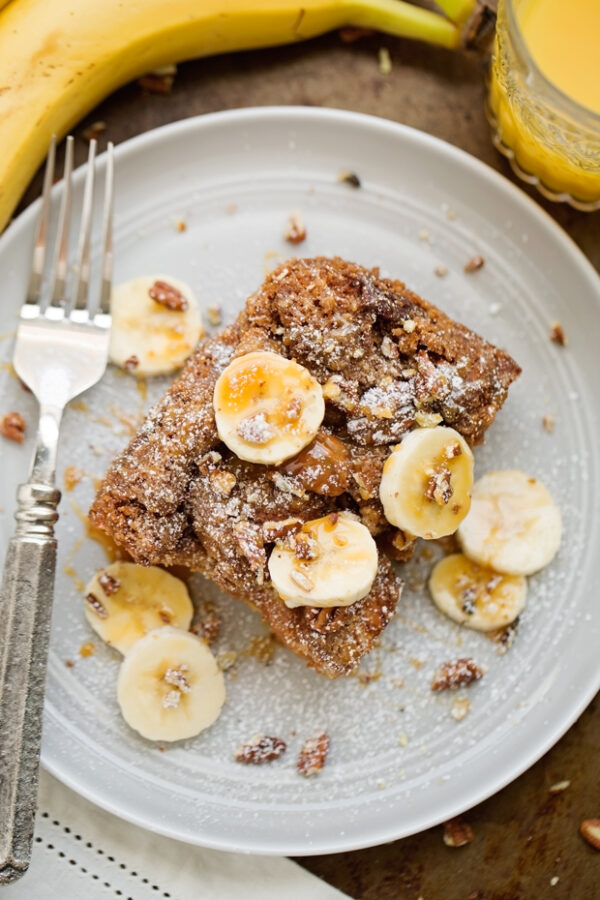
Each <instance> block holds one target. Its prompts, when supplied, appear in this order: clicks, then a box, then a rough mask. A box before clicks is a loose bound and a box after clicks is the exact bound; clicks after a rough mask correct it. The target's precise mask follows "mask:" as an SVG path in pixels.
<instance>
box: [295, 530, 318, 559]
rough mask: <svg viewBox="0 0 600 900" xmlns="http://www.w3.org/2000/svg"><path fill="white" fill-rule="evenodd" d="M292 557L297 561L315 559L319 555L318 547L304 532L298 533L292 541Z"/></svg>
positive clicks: (312, 538)
mask: <svg viewBox="0 0 600 900" xmlns="http://www.w3.org/2000/svg"><path fill="white" fill-rule="evenodd" d="M292 544H293V547H294V556H295V557H296V558H297V559H316V558H317V556H318V555H319V545H318V544H317V542H316V540H315V539H314V537H312V536H311V535H310V534H307V533H306V532H305V531H299V532H297V533H296V534H295V535H294V539H293V542H292Z"/></svg>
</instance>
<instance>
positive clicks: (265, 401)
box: [213, 350, 325, 466]
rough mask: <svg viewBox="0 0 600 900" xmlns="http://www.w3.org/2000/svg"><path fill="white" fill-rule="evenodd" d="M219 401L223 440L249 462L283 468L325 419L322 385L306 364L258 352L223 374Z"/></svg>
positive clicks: (216, 398)
mask: <svg viewBox="0 0 600 900" xmlns="http://www.w3.org/2000/svg"><path fill="white" fill-rule="evenodd" d="M213 405H214V409H215V419H216V422H217V431H218V432H219V437H220V438H221V440H222V441H223V442H224V443H225V444H227V446H228V447H229V449H230V450H232V451H233V452H234V453H235V454H236V456H239V458H240V459H245V460H248V462H254V463H263V464H264V465H272V466H277V465H279V464H280V463H282V462H283V461H284V460H285V459H288V458H289V457H290V456H295V455H296V453H299V452H300V450H302V449H303V447H306V445H307V444H309V443H310V442H311V441H312V439H313V438H314V436H315V435H316V433H317V431H318V430H319V425H320V424H321V422H322V421H323V416H324V415H325V401H324V400H323V391H322V390H321V385H320V384H319V382H318V381H316V380H315V379H314V378H313V376H312V375H311V374H310V372H309V371H308V370H307V369H305V368H304V366H300V365H298V363H296V362H294V361H293V360H289V359H285V358H284V357H283V356H279V355H278V354H277V353H271V352H269V351H266V350H256V351H253V352H252V353H246V354H245V355H244V356H240V357H238V358H237V359H234V360H233V362H231V363H230V364H229V365H228V366H227V368H226V369H225V371H224V372H222V373H221V375H220V377H219V379H218V381H217V383H216V385H215V392H214V400H213Z"/></svg>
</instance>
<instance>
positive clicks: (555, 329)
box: [550, 322, 567, 347]
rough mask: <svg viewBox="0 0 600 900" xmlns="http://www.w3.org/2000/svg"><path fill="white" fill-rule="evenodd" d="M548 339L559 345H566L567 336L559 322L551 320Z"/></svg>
mask: <svg viewBox="0 0 600 900" xmlns="http://www.w3.org/2000/svg"><path fill="white" fill-rule="evenodd" d="M550 340H551V341H552V342H553V343H554V344H558V345H559V347H566V346H567V336H566V334H565V330H564V328H563V327H562V325H561V324H560V322H553V323H552V329H551V331H550Z"/></svg>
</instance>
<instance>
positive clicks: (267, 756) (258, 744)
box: [235, 734, 287, 766]
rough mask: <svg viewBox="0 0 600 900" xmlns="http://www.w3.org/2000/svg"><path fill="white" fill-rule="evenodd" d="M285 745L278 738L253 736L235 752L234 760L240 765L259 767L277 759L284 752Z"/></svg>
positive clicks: (261, 735)
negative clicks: (247, 764)
mask: <svg viewBox="0 0 600 900" xmlns="http://www.w3.org/2000/svg"><path fill="white" fill-rule="evenodd" d="M286 747H287V745H286V743H285V741H282V740H281V738H278V737H270V736H269V735H266V734H255V735H254V737H251V738H250V740H249V741H247V742H246V743H245V744H242V745H241V746H240V747H238V749H237V750H236V751H235V759H236V761H237V762H241V763H252V764H253V765H256V766H258V765H261V764H262V763H266V762H270V761H271V760H272V759H277V757H278V756H281V754H282V753H285V751H286Z"/></svg>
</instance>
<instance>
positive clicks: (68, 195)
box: [23, 135, 114, 320]
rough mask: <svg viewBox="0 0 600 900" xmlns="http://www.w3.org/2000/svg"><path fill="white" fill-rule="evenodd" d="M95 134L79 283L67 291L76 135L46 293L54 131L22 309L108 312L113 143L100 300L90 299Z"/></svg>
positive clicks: (80, 315) (53, 313) (70, 144)
mask: <svg viewBox="0 0 600 900" xmlns="http://www.w3.org/2000/svg"><path fill="white" fill-rule="evenodd" d="M96 146H97V142H96V141H95V140H91V141H90V149H89V154H88V162H87V171H86V175H85V186H84V190H83V205H82V211H81V224H80V228H79V248H78V254H77V268H76V277H75V285H74V287H73V290H72V291H70V292H69V295H68V296H67V275H68V270H69V232H70V225H71V212H72V186H71V176H72V173H73V150H74V139H73V137H72V135H69V137H68V138H67V140H66V145H65V166H64V172H63V191H62V197H61V202H60V211H59V216H58V230H57V236H56V246H55V250H54V258H53V262H52V266H51V268H50V272H49V282H48V284H49V290H48V291H45V292H44V297H42V280H43V277H44V269H45V264H46V248H47V243H48V222H49V219H50V194H51V190H52V184H53V181H54V168H55V161H56V136H53V137H52V140H51V142H50V148H49V150H48V158H47V160H46V169H45V172H44V186H43V191H42V207H41V210H40V216H39V220H38V224H37V228H36V233H35V241H34V247H33V257H32V262H31V276H30V279H29V286H28V289H27V298H26V302H25V306H24V308H23V312H24V313H25V315H27V309H28V307H29V310H30V313H33V312H34V310H33V309H32V307H35V314H39V313H41V314H45V315H46V316H49V317H51V318H53V319H54V318H56V317H57V316H59V317H62V316H64V317H65V318H67V317H70V318H72V319H77V320H78V319H81V320H83V319H86V320H87V319H88V318H90V319H91V318H92V317H93V316H94V315H98V316H102V315H105V314H107V313H108V311H109V303H110V289H111V279H112V256H113V250H112V207H113V187H114V183H113V182H114V177H113V145H112V143H109V144H108V147H107V151H106V152H107V155H106V172H105V179H104V208H103V213H102V274H101V282H100V294H99V297H98V299H97V302H96V303H94V302H91V301H90V290H89V286H90V243H91V233H92V218H93V207H94V179H95V168H96Z"/></svg>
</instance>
